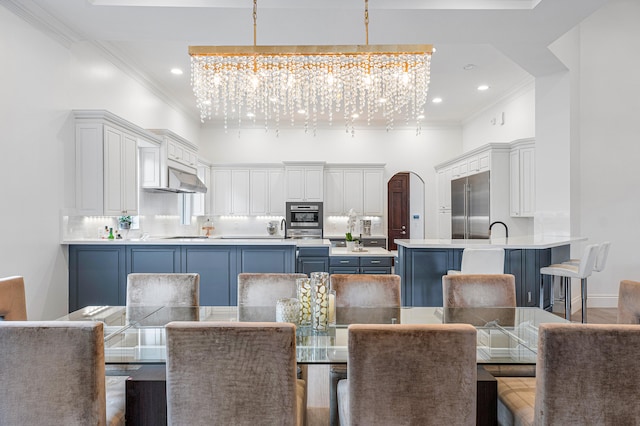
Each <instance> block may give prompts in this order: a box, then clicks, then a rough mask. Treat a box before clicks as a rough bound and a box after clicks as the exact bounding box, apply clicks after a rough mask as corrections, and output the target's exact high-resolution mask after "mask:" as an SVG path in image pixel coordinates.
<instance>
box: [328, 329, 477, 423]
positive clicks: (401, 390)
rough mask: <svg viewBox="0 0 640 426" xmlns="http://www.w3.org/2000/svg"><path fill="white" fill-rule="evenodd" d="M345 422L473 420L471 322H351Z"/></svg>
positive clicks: (343, 389) (342, 391) (341, 394)
mask: <svg viewBox="0 0 640 426" xmlns="http://www.w3.org/2000/svg"><path fill="white" fill-rule="evenodd" d="M348 345H349V360H348V372H349V378H348V379H346V380H341V381H340V382H339V383H338V407H339V411H340V419H341V424H345V425H360V424H361V425H400V424H406V425H408V424H412V425H445V424H447V425H475V422H476V393H477V389H476V386H477V383H476V377H477V367H476V329H475V328H474V327H473V326H471V325H468V324H429V325H426V324H411V325H409V324H399V325H386V324H385V325H365V324H356V325H351V326H349V343H348Z"/></svg>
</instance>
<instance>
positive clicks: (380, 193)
mask: <svg viewBox="0 0 640 426" xmlns="http://www.w3.org/2000/svg"><path fill="white" fill-rule="evenodd" d="M362 183H363V185H364V187H363V191H362V193H363V194H364V199H363V200H362V214H364V215H368V216H383V215H384V200H385V198H386V194H387V188H386V186H385V183H384V166H383V165H380V166H379V167H374V168H371V169H366V168H365V169H363V170H362Z"/></svg>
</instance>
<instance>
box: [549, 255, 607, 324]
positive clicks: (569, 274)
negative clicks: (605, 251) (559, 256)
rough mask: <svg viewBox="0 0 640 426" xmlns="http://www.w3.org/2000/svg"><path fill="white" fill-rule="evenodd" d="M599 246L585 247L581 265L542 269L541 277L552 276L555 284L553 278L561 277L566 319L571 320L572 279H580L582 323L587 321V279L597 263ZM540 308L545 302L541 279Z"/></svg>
mask: <svg viewBox="0 0 640 426" xmlns="http://www.w3.org/2000/svg"><path fill="white" fill-rule="evenodd" d="M598 247H599V246H598V244H590V245H588V246H586V247H585V249H584V252H583V253H582V257H581V258H580V263H579V264H578V265H574V264H571V263H558V264H553V265H549V266H546V267H544V268H540V275H551V277H552V278H551V282H552V283H553V277H561V278H562V284H563V287H564V308H565V318H566V319H567V320H569V321H570V320H571V279H572V278H578V279H580V282H581V287H582V322H586V320H587V277H589V276H590V275H591V272H592V271H593V267H594V266H595V263H596V256H597V254H598ZM540 282H541V285H540V305H541V306H540V307H543V306H542V303H543V300H544V289H543V287H544V284H543V283H544V281H543V279H542V277H541V278H540Z"/></svg>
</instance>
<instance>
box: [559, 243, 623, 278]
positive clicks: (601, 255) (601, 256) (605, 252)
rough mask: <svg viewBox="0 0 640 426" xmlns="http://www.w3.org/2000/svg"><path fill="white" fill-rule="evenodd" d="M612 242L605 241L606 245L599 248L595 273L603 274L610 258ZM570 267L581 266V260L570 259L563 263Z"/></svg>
mask: <svg viewBox="0 0 640 426" xmlns="http://www.w3.org/2000/svg"><path fill="white" fill-rule="evenodd" d="M610 245H611V242H609V241H605V242H604V243H602V244H600V245H599V246H598V254H597V256H596V264H595V265H594V266H593V270H594V271H595V272H601V271H602V270H603V269H604V267H605V265H606V264H607V258H608V257H609V246H610ZM562 263H564V264H568V265H575V266H578V265H579V264H580V259H569V260H567V261H566V262H562Z"/></svg>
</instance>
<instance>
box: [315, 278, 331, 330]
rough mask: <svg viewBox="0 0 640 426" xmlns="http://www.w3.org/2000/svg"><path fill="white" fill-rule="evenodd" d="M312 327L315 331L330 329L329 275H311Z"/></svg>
mask: <svg viewBox="0 0 640 426" xmlns="http://www.w3.org/2000/svg"><path fill="white" fill-rule="evenodd" d="M311 312H312V314H311V326H312V327H313V329H314V330H318V331H326V330H327V329H328V328H329V274H328V273H327V272H312V273H311Z"/></svg>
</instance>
